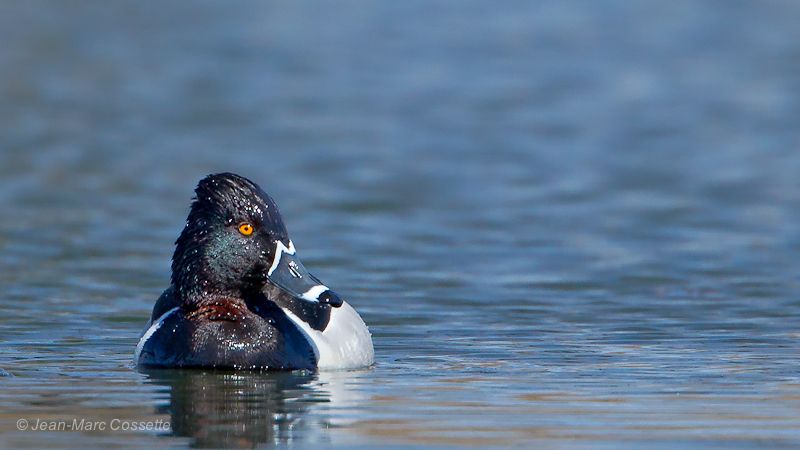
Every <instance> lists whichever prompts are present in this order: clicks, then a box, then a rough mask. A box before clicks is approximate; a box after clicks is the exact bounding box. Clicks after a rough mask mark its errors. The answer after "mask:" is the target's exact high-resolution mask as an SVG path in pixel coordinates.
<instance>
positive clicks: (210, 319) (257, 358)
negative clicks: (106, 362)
mask: <svg viewBox="0 0 800 450" xmlns="http://www.w3.org/2000/svg"><path fill="white" fill-rule="evenodd" d="M248 306H249V305H248ZM138 362H139V364H140V365H142V366H145V367H215V368H232V369H260V370H296V369H314V368H315V367H316V364H317V361H316V356H315V354H314V350H313V348H312V347H311V345H310V343H309V342H308V340H307V339H306V338H305V336H304V335H303V334H302V332H301V331H300V330H298V329H297V327H296V326H295V325H294V323H292V322H291V320H290V319H289V318H288V317H286V314H284V313H283V311H281V310H280V308H278V307H277V306H275V305H274V304H271V303H270V302H259V303H258V306H256V307H252V306H250V307H243V306H242V305H241V304H238V303H227V302H225V301H219V302H212V303H211V304H209V305H207V306H205V307H203V308H201V309H199V310H195V311H192V312H190V313H185V312H184V310H182V309H180V308H179V309H177V310H176V311H175V312H173V313H171V314H169V315H168V316H167V317H166V318H165V319H164V320H163V322H162V324H161V326H160V327H159V328H158V330H157V331H156V332H155V333H153V334H152V336H151V337H150V339H148V341H147V342H145V344H144V346H143V348H142V352H141V355H140V357H139V361H138Z"/></svg>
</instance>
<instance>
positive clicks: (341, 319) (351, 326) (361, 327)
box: [282, 302, 375, 369]
mask: <svg viewBox="0 0 800 450" xmlns="http://www.w3.org/2000/svg"><path fill="white" fill-rule="evenodd" d="M282 309H283V312H285V313H286V316H287V317H289V319H291V320H292V322H294V323H295V325H297V327H298V328H299V329H300V331H302V332H303V334H304V335H305V336H306V339H308V341H309V342H310V343H311V347H313V348H314V354H315V355H316V356H317V368H319V369H357V368H359V367H366V366H369V365H370V364H372V363H373V362H375V350H374V349H373V348H372V335H370V333H369V329H368V328H367V325H366V324H364V321H363V320H361V316H359V315H358V313H357V312H356V310H355V309H353V307H352V306H350V305H349V304H348V303H347V302H344V303H343V304H342V306H340V307H338V308H331V320H330V322H328V326H327V328H325V331H317V330H315V329H313V328H311V327H310V326H309V325H308V324H307V323H306V322H304V321H303V320H302V319H300V318H299V317H297V316H295V315H294V314H292V312H291V311H289V310H288V309H286V308H282Z"/></svg>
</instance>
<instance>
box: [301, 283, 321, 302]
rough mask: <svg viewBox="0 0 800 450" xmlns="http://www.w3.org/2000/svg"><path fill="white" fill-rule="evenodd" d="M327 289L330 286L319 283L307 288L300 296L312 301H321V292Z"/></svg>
mask: <svg viewBox="0 0 800 450" xmlns="http://www.w3.org/2000/svg"><path fill="white" fill-rule="evenodd" d="M327 290H328V286H325V285H324V284H318V285H316V286H314V287H312V288H311V289H309V290H307V291H306V292H305V294H303V295H301V296H300V297H302V298H304V299H306V300H309V301H312V302H318V301H319V294H322V293H323V292H325V291H327Z"/></svg>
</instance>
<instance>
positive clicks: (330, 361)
mask: <svg viewBox="0 0 800 450" xmlns="http://www.w3.org/2000/svg"><path fill="white" fill-rule="evenodd" d="M237 224H238V225H239V226H238V232H237V231H236V230H237ZM237 233H238V234H237ZM176 244H177V245H176V251H175V256H174V257H173V276H172V284H171V286H170V287H169V288H167V290H166V291H164V293H163V294H162V295H161V297H160V298H159V299H158V301H157V302H156V305H155V306H154V308H153V313H152V315H151V318H150V322H149V323H148V325H147V327H146V328H145V331H144V333H143V334H142V337H141V338H140V340H139V344H138V345H137V347H136V352H135V360H136V362H137V364H139V365H142V366H148V367H218V368H247V369H270V370H273V369H274V370H294V369H317V368H319V369H351V368H358V367H364V366H368V365H370V364H372V362H373V360H374V351H373V347H372V338H371V336H370V333H369V330H368V329H367V326H366V325H365V324H364V321H363V320H362V319H361V317H360V316H359V315H358V313H357V312H356V311H355V310H354V309H353V308H352V307H351V306H350V305H349V304H347V303H346V302H344V301H343V300H342V299H340V298H339V296H338V295H336V294H335V293H333V292H332V291H331V290H330V289H328V288H327V287H326V286H325V285H323V284H322V283H321V282H320V281H319V280H318V279H316V278H315V277H313V276H312V275H311V274H310V273H308V271H306V270H305V268H304V267H303V266H302V264H301V263H300V261H299V260H298V259H297V258H296V255H295V253H296V252H295V249H294V245H293V243H292V242H291V241H290V240H289V239H288V236H287V233H286V230H285V227H284V226H283V222H282V220H281V218H280V214H279V213H278V211H277V208H276V207H275V205H274V202H272V199H270V198H269V196H267V195H266V194H265V193H263V191H261V190H260V188H258V186H256V185H255V184H253V183H252V182H250V181H249V180H246V179H244V178H242V177H239V176H237V175H233V174H219V175H212V176H209V177H207V178H206V179H204V180H202V181H201V182H200V185H198V188H197V200H195V202H194V203H193V204H192V211H191V212H190V214H189V219H188V220H187V225H186V228H185V229H184V231H183V233H182V234H181V237H180V238H178V241H177V243H176Z"/></svg>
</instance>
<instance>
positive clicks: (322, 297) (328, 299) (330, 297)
mask: <svg viewBox="0 0 800 450" xmlns="http://www.w3.org/2000/svg"><path fill="white" fill-rule="evenodd" d="M317 300H318V301H319V302H320V303H322V304H325V305H331V306H332V307H334V308H338V307H340V306H342V304H343V303H344V300H342V298H341V297H339V296H338V295H336V293H335V292H333V291H332V290H330V289H328V290H327V291H325V292H323V293H321V294H319V297H317Z"/></svg>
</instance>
